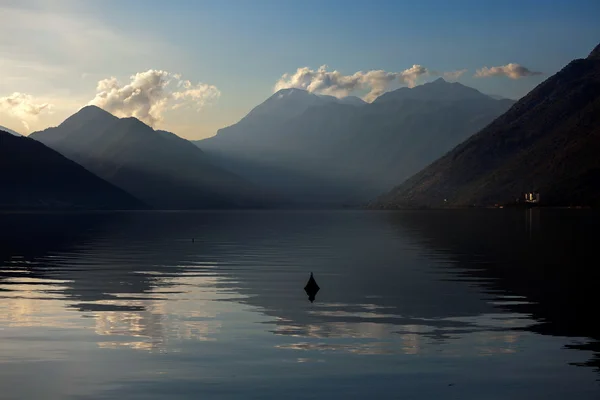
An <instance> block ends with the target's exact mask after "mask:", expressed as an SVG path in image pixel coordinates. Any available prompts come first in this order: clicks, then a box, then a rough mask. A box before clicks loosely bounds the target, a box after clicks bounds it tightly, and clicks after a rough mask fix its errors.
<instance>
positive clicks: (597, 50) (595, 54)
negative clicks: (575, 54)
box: [587, 44, 600, 60]
mask: <svg viewBox="0 0 600 400" xmlns="http://www.w3.org/2000/svg"><path fill="white" fill-rule="evenodd" d="M587 59H588V60H600V44H598V45H597V46H596V47H594V50H592V52H591V53H590V55H589V56H588V57H587Z"/></svg>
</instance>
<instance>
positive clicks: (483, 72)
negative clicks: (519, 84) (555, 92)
mask: <svg viewBox="0 0 600 400" xmlns="http://www.w3.org/2000/svg"><path fill="white" fill-rule="evenodd" d="M541 74H542V73H541V72H537V71H531V70H530V69H528V68H525V67H524V66H522V65H519V64H515V63H510V64H506V65H502V66H499V67H491V68H488V67H483V68H481V69H478V70H477V72H476V73H475V77H476V78H488V77H491V76H506V77H508V78H510V79H519V78H523V77H526V76H534V75H541Z"/></svg>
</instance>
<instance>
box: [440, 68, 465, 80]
mask: <svg viewBox="0 0 600 400" xmlns="http://www.w3.org/2000/svg"><path fill="white" fill-rule="evenodd" d="M467 71H468V70H467V69H459V70H457V71H449V72H444V78H445V79H446V80H448V81H457V80H459V79H460V77H461V76H463V75H464V74H465V73H466V72H467Z"/></svg>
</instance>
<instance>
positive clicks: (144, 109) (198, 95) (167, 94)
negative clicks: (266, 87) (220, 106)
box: [89, 69, 221, 126]
mask: <svg viewBox="0 0 600 400" xmlns="http://www.w3.org/2000/svg"><path fill="white" fill-rule="evenodd" d="M220 95H221V92H220V91H219V90H218V89H217V87H216V86H214V85H209V84H206V83H198V84H193V83H192V82H190V81H189V80H182V79H181V75H179V74H173V73H170V72H167V71H162V70H153V69H149V70H148V71H145V72H138V73H136V74H135V75H132V76H131V77H130V81H129V83H126V84H121V83H120V82H119V81H118V80H117V78H115V77H111V78H107V79H103V80H101V81H99V82H98V85H97V87H96V95H95V97H94V99H93V100H92V101H90V102H89V104H91V105H96V106H98V107H101V108H103V109H105V110H106V111H108V112H110V113H112V114H114V115H116V116H119V117H136V118H138V119H140V120H142V121H144V122H145V123H147V124H149V125H150V126H155V125H156V124H157V123H158V122H160V121H162V119H163V114H164V112H165V111H167V110H169V109H176V108H181V107H193V108H195V109H196V110H200V109H202V108H203V107H204V106H205V105H206V104H208V103H210V102H213V101H215V100H216V99H218V98H219V97H220Z"/></svg>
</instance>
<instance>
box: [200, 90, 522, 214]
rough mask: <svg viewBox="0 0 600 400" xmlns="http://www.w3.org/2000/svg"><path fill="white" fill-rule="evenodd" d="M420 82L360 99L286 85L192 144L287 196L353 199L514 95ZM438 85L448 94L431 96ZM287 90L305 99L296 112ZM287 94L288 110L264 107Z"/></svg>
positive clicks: (474, 125)
mask: <svg viewBox="0 0 600 400" xmlns="http://www.w3.org/2000/svg"><path fill="white" fill-rule="evenodd" d="M422 86H423V87H424V88H421V87H417V88H413V89H408V88H407V89H406V91H408V92H409V93H410V92H411V91H416V93H418V96H416V97H417V98H412V97H415V96H412V97H411V96H406V95H402V96H400V97H401V98H399V99H390V100H389V101H379V102H373V103H367V104H364V105H362V106H360V107H356V106H352V105H348V104H343V103H342V102H338V101H327V102H324V101H323V99H322V98H319V96H318V95H314V94H311V93H308V92H306V91H301V90H299V89H286V90H284V91H280V92H278V93H276V94H275V95H273V96H271V97H269V98H268V99H267V100H265V102H264V103H262V104H260V105H258V106H257V107H255V108H254V109H253V110H261V111H260V112H259V113H257V112H251V113H249V114H248V115H247V116H245V117H244V118H243V119H242V120H241V121H245V122H240V123H239V124H236V125H233V126H230V127H228V128H225V129H222V130H220V131H219V132H218V133H217V135H216V136H214V137H212V138H208V139H205V140H202V141H197V142H195V144H196V145H198V146H199V147H200V148H201V149H203V150H204V152H205V153H206V154H207V155H209V156H210V157H212V159H213V161H214V162H215V163H216V164H218V165H219V166H221V167H222V168H225V169H229V170H231V171H233V172H235V173H237V174H239V175H241V176H243V177H245V178H246V179H248V180H251V181H253V182H255V183H257V184H259V185H261V186H265V187H266V186H268V187H269V189H270V190H272V191H276V192H278V193H282V195H283V196H285V197H287V198H291V199H295V200H297V201H301V202H303V203H307V202H308V203H311V202H320V203H326V204H329V205H334V204H335V205H337V206H339V205H340V204H350V203H354V204H357V203H360V202H363V201H367V200H369V198H370V197H371V196H375V195H377V194H378V193H381V192H383V191H385V190H389V189H391V188H392V187H393V186H394V184H396V183H397V182H398V180H399V179H405V178H408V177H409V176H410V175H412V174H413V173H415V172H417V171H418V170H419V169H420V168H422V167H424V166H426V165H427V163H429V162H431V161H433V160H435V158H437V157H439V156H440V155H442V154H443V153H445V152H446V151H449V150H450V149H451V148H452V147H453V146H454V145H456V144H457V143H459V142H460V141H462V140H464V139H465V138H466V137H468V136H469V135H470V134H472V133H475V132H476V131H477V130H479V129H481V128H483V127H484V126H485V125H487V123H489V122H491V120H493V119H494V118H495V117H496V116H498V115H500V114H501V113H502V112H504V111H506V109H508V107H509V106H510V105H512V104H513V103H514V102H512V101H511V100H495V99H492V98H491V97H489V96H486V95H484V94H482V93H480V92H478V91H476V90H475V89H471V88H468V87H465V86H463V85H460V84H453V83H449V82H446V81H444V80H441V81H438V82H436V83H430V84H426V85H422ZM399 90H401V89H399ZM430 91H431V92H432V93H430ZM444 91H448V92H450V94H448V95H446V96H445V97H444V98H443V99H442V100H439V99H437V96H436V93H441V92H444ZM457 91H458V92H460V93H458V94H456V95H453V93H456V92H457ZM463 92H467V94H468V95H465V94H463ZM390 93H393V92H390ZM280 95H283V96H281V97H280ZM291 96H297V97H296V98H298V99H306V100H308V101H306V102H305V103H303V110H302V112H299V110H298V109H297V108H296V107H295V105H296V103H295V101H296V98H292V97H291ZM288 98H290V99H292V100H293V101H291V102H290V103H289V104H290V108H292V109H293V110H292V112H279V111H280V110H279V108H270V107H269V105H270V104H271V103H273V102H277V103H276V106H277V107H282V108H283V107H285V106H286V103H285V101H286V99H288ZM315 99H316V100H315ZM313 100H315V101H314V102H313ZM265 110H266V111H268V112H264V111H265ZM270 112H274V113H275V114H273V115H272V116H271V114H270ZM257 115H258V116H259V117H257Z"/></svg>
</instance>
